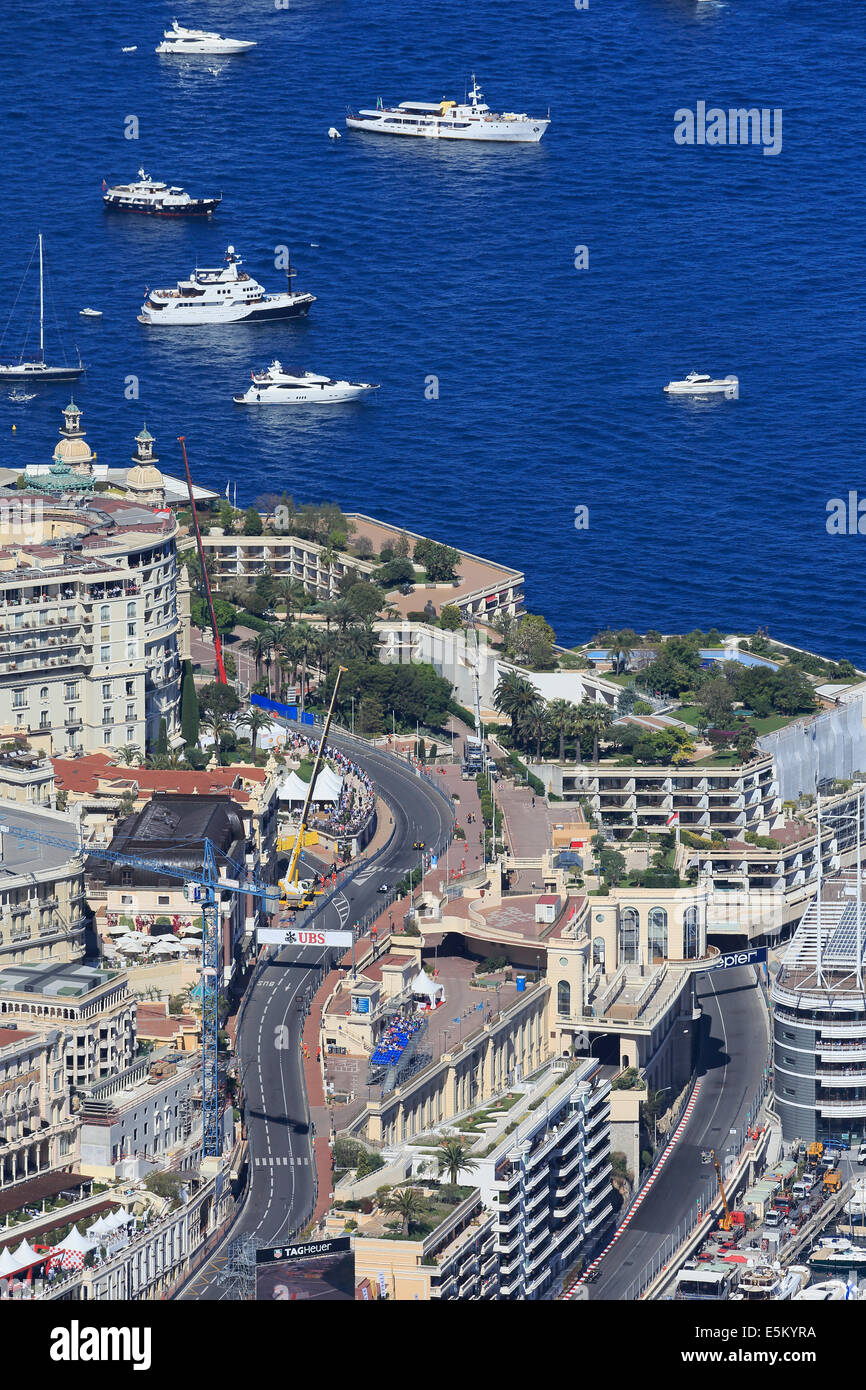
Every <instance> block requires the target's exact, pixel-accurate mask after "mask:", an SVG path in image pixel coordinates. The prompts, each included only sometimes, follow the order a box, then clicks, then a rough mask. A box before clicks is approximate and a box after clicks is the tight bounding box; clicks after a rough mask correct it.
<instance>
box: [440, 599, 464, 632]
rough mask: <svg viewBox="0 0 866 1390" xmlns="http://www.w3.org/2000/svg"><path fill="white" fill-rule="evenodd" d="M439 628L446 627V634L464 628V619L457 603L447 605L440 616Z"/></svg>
mask: <svg viewBox="0 0 866 1390" xmlns="http://www.w3.org/2000/svg"><path fill="white" fill-rule="evenodd" d="M439 626H440V627H444V628H445V630H446V632H456V631H457V629H458V628H461V627H462V626H463V619H462V618H461V616H460V609H459V608H458V607H457V605H456V603H446V604H445V607H444V608H443V609H442V612H441V613H440V614H439Z"/></svg>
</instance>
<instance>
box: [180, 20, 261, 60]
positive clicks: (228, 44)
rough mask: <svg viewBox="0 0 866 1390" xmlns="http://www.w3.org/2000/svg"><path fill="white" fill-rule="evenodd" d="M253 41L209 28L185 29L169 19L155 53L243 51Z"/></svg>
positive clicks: (253, 44) (253, 43)
mask: <svg viewBox="0 0 866 1390" xmlns="http://www.w3.org/2000/svg"><path fill="white" fill-rule="evenodd" d="M255 47H256V44H255V41H254V40H252V39H229V38H224V37H223V35H222V34H216V33H214V32H213V31H212V30H210V29H187V28H186V27H185V26H184V25H182V24H178V22H177V20H176V19H173V20H172V21H171V28H170V29H166V31H165V33H164V34H163V37H162V43H160V44H157V46H156V50H155V51H156V52H157V53H180V54H193V55H195V54H197V53H220V54H225V53H245V52H246V51H247V49H248V48H255Z"/></svg>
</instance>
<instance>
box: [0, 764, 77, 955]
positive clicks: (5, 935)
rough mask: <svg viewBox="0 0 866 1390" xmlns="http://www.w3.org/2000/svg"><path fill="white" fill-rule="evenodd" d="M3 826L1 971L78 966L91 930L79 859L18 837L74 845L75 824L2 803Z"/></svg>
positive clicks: (43, 809) (48, 812)
mask: <svg viewBox="0 0 866 1390" xmlns="http://www.w3.org/2000/svg"><path fill="white" fill-rule="evenodd" d="M40 766H41V765H40ZM52 783H53V779H52ZM0 826H4V827H8V828H7V829H3V830H0V869H2V872H0V971H2V970H4V969H6V968H7V967H8V966H13V965H14V966H18V965H27V966H36V965H38V964H39V963H40V962H45V961H48V960H53V961H57V962H64V961H70V962H72V961H77V960H79V959H80V958H81V956H82V955H83V954H84V932H85V928H86V925H87V905H86V902H85V896H84V865H83V861H82V859H81V857H80V855H78V854H76V853H75V852H74V851H71V850H69V849H64V848H60V847H58V846H55V845H49V844H34V843H33V842H32V841H30V840H26V839H17V838H16V835H15V831H16V829H21V830H23V831H26V832H29V833H31V834H33V833H35V834H39V835H47V836H56V837H58V838H59V839H62V840H66V841H69V842H71V843H73V844H75V843H77V842H78V838H79V836H78V826H77V824H76V822H75V821H74V820H73V819H72V817H71V816H67V815H64V814H63V813H62V812H60V811H53V810H52V809H51V808H50V807H49V806H44V805H37V804H36V803H32V804H30V803H25V802H22V801H5V800H4V801H0Z"/></svg>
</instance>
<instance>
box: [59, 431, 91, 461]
mask: <svg viewBox="0 0 866 1390" xmlns="http://www.w3.org/2000/svg"><path fill="white" fill-rule="evenodd" d="M54 458H55V461H57V462H60V461H61V460H62V461H63V462H64V463H68V464H69V465H70V467H74V466H75V465H76V464H80V463H91V462H92V461H93V453H92V451H91V449H90V445H89V444H88V443H87V440H86V439H85V438H84V436H83V435H81V434H76V435H71V436H69V437H67V438H65V439H61V440H59V441H58V443H57V447H56V448H55V450H54Z"/></svg>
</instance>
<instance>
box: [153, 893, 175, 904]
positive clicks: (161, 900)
mask: <svg viewBox="0 0 866 1390" xmlns="http://www.w3.org/2000/svg"><path fill="white" fill-rule="evenodd" d="M156 901H157V903H158V904H159V906H160V907H168V905H169V903H170V902H171V898H170V897H169V895H168V893H159V894H157V899H156Z"/></svg>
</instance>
